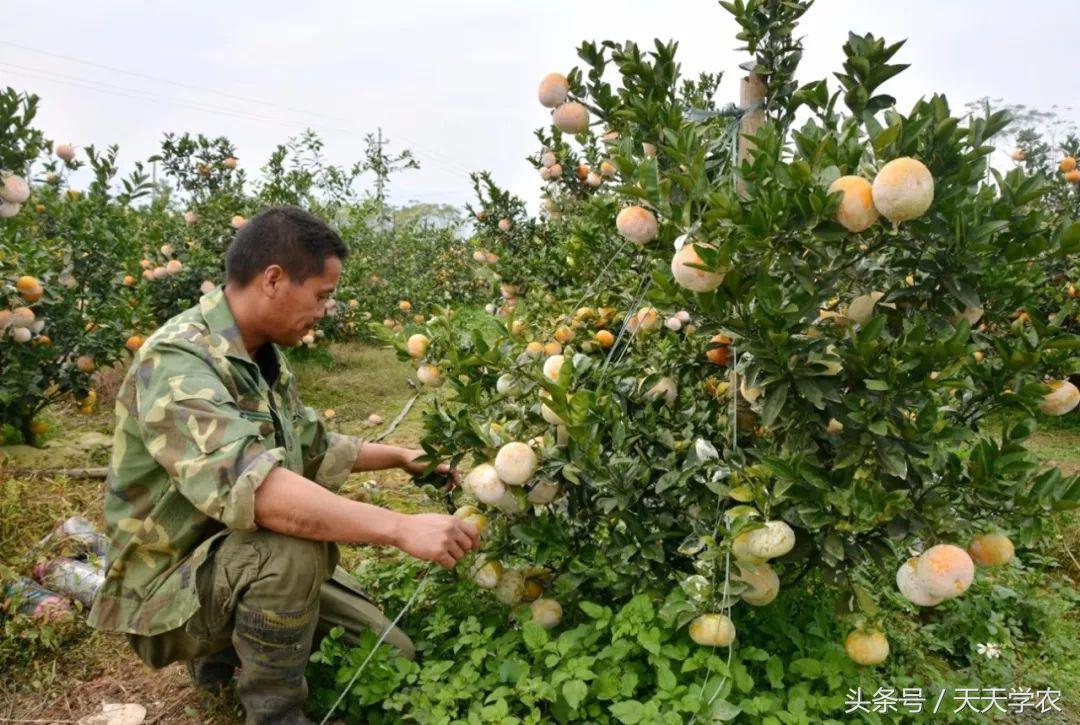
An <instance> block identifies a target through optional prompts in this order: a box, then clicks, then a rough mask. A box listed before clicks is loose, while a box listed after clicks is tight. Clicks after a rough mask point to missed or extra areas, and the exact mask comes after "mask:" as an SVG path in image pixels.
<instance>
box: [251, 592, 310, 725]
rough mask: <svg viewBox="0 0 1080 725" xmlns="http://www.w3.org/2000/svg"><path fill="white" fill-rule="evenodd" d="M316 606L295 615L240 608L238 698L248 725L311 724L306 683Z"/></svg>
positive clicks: (296, 612)
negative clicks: (306, 707)
mask: <svg viewBox="0 0 1080 725" xmlns="http://www.w3.org/2000/svg"><path fill="white" fill-rule="evenodd" d="M318 613H319V606H318V603H316V604H315V606H314V607H311V608H309V609H303V610H299V611H295V612H270V611H266V610H262V609H254V608H251V607H248V606H246V605H244V604H239V605H238V606H237V607H236V624H235V626H234V628H233V636H232V641H233V648H234V649H235V650H236V654H237V655H238V656H239V658H240V674H239V675H238V677H237V680H236V694H237V695H238V696H239V698H240V702H241V703H242V704H243V706H244V712H245V713H246V717H247V719H246V721H245V722H246V723H247V725H269V724H270V723H273V724H274V725H311V720H309V719H308V718H307V717H306V716H305V715H304V712H303V710H304V704H305V702H306V701H307V695H308V687H307V680H306V679H304V670H305V669H306V668H307V663H308V655H309V654H310V653H311V640H312V637H313V636H314V634H315V625H316V624H317V623H318Z"/></svg>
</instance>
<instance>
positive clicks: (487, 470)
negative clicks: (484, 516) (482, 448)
mask: <svg viewBox="0 0 1080 725" xmlns="http://www.w3.org/2000/svg"><path fill="white" fill-rule="evenodd" d="M465 489H466V490H467V491H469V492H470V493H471V494H472V495H473V496H476V498H477V499H479V500H480V501H482V502H483V503H486V504H487V505H488V506H494V505H495V504H497V503H498V502H499V499H501V498H502V497H503V494H505V493H506V485H505V484H503V482H502V480H501V479H500V478H499V474H498V473H497V472H496V471H495V466H493V465H491V464H490V463H481V464H480V465H479V466H477V467H476V468H474V469H472V470H471V471H469V475H467V476H466V477H465Z"/></svg>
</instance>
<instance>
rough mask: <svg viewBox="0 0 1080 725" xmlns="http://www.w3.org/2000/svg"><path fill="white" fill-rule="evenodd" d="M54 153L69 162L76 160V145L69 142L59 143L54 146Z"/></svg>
mask: <svg viewBox="0 0 1080 725" xmlns="http://www.w3.org/2000/svg"><path fill="white" fill-rule="evenodd" d="M53 153H55V154H56V155H57V156H59V157H60V159H61V160H62V161H66V162H68V163H70V162H72V161H74V160H75V147H74V146H72V145H71V144H69V143H58V144H56V146H55V147H54V148H53Z"/></svg>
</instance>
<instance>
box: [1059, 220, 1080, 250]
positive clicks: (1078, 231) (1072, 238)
mask: <svg viewBox="0 0 1080 725" xmlns="http://www.w3.org/2000/svg"><path fill="white" fill-rule="evenodd" d="M1061 251H1062V252H1064V253H1065V254H1076V253H1077V252H1080V222H1073V223H1072V224H1070V225H1069V226H1068V227H1066V228H1065V231H1063V232H1062V233H1061Z"/></svg>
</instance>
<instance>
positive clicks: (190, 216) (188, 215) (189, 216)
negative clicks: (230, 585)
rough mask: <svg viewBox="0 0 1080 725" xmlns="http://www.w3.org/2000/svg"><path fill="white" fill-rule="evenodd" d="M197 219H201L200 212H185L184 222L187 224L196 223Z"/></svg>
mask: <svg viewBox="0 0 1080 725" xmlns="http://www.w3.org/2000/svg"><path fill="white" fill-rule="evenodd" d="M197 221H199V215H198V214H196V213H195V212H193V211H186V212H184V223H185V224H194V223H195V222H197Z"/></svg>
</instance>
